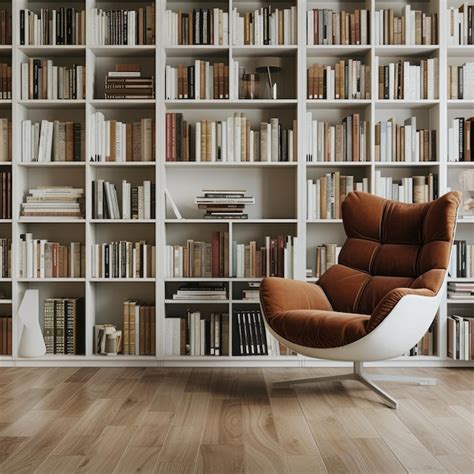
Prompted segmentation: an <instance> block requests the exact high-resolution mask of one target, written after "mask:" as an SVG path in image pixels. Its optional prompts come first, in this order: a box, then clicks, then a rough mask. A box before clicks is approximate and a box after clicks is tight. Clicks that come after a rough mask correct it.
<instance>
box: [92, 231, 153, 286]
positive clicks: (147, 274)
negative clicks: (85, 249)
mask: <svg viewBox="0 0 474 474" xmlns="http://www.w3.org/2000/svg"><path fill="white" fill-rule="evenodd" d="M155 262H156V249H155V246H154V245H151V244H147V243H146V241H140V242H127V241H124V240H121V241H120V242H109V243H103V244H94V245H93V246H92V251H91V269H92V278H155V276H156V268H155Z"/></svg>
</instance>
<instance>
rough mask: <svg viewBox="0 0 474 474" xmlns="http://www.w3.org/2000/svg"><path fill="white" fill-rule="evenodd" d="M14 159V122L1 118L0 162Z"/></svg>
mask: <svg viewBox="0 0 474 474" xmlns="http://www.w3.org/2000/svg"><path fill="white" fill-rule="evenodd" d="M11 160H12V123H11V121H10V120H8V119H7V118H0V163H1V162H4V161H11Z"/></svg>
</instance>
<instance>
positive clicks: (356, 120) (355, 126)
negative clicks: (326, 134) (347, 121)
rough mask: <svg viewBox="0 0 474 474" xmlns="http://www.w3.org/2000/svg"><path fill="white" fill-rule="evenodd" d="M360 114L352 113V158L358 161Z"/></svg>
mask: <svg viewBox="0 0 474 474" xmlns="http://www.w3.org/2000/svg"><path fill="white" fill-rule="evenodd" d="M359 135H360V115H359V114H353V115H352V159H353V160H354V161H360V157H359Z"/></svg>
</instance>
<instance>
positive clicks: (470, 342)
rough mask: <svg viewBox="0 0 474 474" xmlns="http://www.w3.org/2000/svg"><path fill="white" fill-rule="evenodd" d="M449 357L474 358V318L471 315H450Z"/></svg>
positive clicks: (455, 358) (458, 358)
mask: <svg viewBox="0 0 474 474" xmlns="http://www.w3.org/2000/svg"><path fill="white" fill-rule="evenodd" d="M448 357H450V358H451V359H454V360H474V319H472V317H471V316H463V315H456V314H453V315H450V316H448Z"/></svg>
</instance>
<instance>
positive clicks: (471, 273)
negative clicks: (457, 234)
mask: <svg viewBox="0 0 474 474" xmlns="http://www.w3.org/2000/svg"><path fill="white" fill-rule="evenodd" d="M449 275H450V276H451V277H452V278H474V244H468V243H467V242H466V241H465V240H455V241H454V245H453V250H452V256H451V262H450V267H449Z"/></svg>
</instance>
